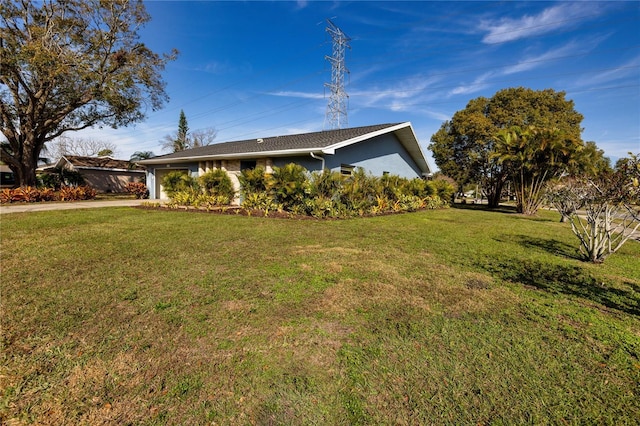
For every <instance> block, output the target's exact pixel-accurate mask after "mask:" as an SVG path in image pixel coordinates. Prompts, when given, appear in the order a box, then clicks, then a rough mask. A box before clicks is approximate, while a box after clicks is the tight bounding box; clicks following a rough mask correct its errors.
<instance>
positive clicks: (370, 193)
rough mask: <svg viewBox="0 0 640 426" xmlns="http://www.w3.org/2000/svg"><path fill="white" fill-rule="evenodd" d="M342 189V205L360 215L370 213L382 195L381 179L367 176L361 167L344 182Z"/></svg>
mask: <svg viewBox="0 0 640 426" xmlns="http://www.w3.org/2000/svg"><path fill="white" fill-rule="evenodd" d="M342 188H343V189H342V193H341V199H342V203H343V204H344V205H345V206H347V208H348V209H349V210H351V211H353V212H355V213H357V214H359V215H364V214H367V213H369V212H370V210H371V208H372V207H373V206H374V205H375V204H376V197H377V196H378V195H380V190H379V188H380V184H379V178H377V177H375V176H373V175H369V174H367V173H366V172H365V170H364V169H363V168H361V167H358V168H357V169H356V170H355V171H354V172H353V174H352V175H351V176H349V177H348V178H346V179H345V180H344V183H343V187H342Z"/></svg>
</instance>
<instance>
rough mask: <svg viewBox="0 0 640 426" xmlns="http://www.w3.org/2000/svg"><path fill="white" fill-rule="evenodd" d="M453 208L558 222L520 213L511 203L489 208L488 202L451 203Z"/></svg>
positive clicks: (537, 220)
mask: <svg viewBox="0 0 640 426" xmlns="http://www.w3.org/2000/svg"><path fill="white" fill-rule="evenodd" d="M451 208H453V209H459V210H476V211H483V212H490V213H502V214H510V215H514V216H517V217H518V216H519V217H520V218H521V219H524V220H532V221H536V222H557V221H556V220H555V219H550V218H547V217H540V216H537V215H531V216H527V215H524V214H522V213H518V211H517V210H516V206H513V205H509V204H500V205H499V206H498V207H495V208H489V206H488V205H486V204H463V203H454V204H452V205H451ZM559 217H560V216H558V218H559ZM558 220H559V219H558Z"/></svg>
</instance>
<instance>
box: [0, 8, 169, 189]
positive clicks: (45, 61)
mask: <svg viewBox="0 0 640 426" xmlns="http://www.w3.org/2000/svg"><path fill="white" fill-rule="evenodd" d="M149 19H150V16H149V15H148V14H147V12H146V9H145V7H144V5H143V4H142V2H141V1H135V0H132V1H128V0H108V1H106V0H65V1H61V0H58V1H56V0H42V1H39V2H31V1H29V0H2V2H0V122H1V124H2V134H3V135H4V137H5V139H6V140H5V141H4V142H2V144H1V146H0V159H1V160H2V161H3V162H5V163H6V164H7V165H8V166H9V167H10V168H11V170H13V172H14V174H15V177H16V181H17V183H18V184H19V185H34V184H35V183H36V175H35V171H36V167H37V162H38V158H39V156H40V153H41V151H42V149H43V147H44V146H45V144H46V143H47V142H49V141H51V140H53V139H55V138H56V137H59V136H60V135H62V134H64V133H65V132H69V131H76V130H81V129H85V128H87V127H92V126H110V127H113V128H117V127H120V126H126V125H129V124H132V123H135V122H139V121H141V120H143V119H144V117H145V113H146V112H147V110H149V109H150V110H157V109H159V108H161V107H162V105H163V104H164V102H166V100H167V95H166V93H165V83H164V81H163V80H162V78H161V75H160V74H161V72H162V71H163V70H164V67H165V65H166V64H167V62H168V61H170V60H173V59H174V58H175V56H176V54H177V52H176V51H175V50H174V51H173V52H171V53H170V54H161V55H160V54H157V53H154V52H153V51H151V50H150V49H149V48H148V47H147V46H145V44H144V43H141V42H140V40H139V34H138V31H139V29H140V28H141V27H142V26H143V25H145V24H146V23H147V22H148V21H149Z"/></svg>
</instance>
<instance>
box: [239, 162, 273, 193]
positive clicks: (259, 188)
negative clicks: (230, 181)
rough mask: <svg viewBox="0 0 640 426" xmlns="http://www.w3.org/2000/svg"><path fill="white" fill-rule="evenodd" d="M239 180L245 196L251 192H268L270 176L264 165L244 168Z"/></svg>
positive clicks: (241, 190)
mask: <svg viewBox="0 0 640 426" xmlns="http://www.w3.org/2000/svg"><path fill="white" fill-rule="evenodd" d="M238 180H239V181H240V188H241V189H240V192H241V193H242V195H243V196H244V197H247V196H248V195H250V194H256V193H263V192H266V191H267V187H268V181H269V177H268V175H267V173H266V172H265V169H264V168H263V167H256V168H254V169H244V170H242V172H240V176H238Z"/></svg>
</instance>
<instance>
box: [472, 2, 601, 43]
mask: <svg viewBox="0 0 640 426" xmlns="http://www.w3.org/2000/svg"><path fill="white" fill-rule="evenodd" d="M600 13H601V11H600V5H599V4H598V3H592V2H577V3H560V4H558V5H555V6H552V7H549V8H547V9H544V10H543V11H542V12H540V13H538V14H537V15H525V16H523V17H521V18H517V19H512V18H502V19H498V20H483V21H481V22H480V25H479V29H480V30H481V31H483V32H485V31H486V32H487V35H485V36H484V38H483V39H482V41H483V42H484V43H486V44H493V43H503V42H507V41H514V40H519V39H522V38H528V37H532V36H537V35H540V34H546V33H549V32H552V31H555V30H557V29H561V28H567V27H571V26H573V25H575V24H577V23H578V22H579V21H580V20H581V19H582V18H589V17H592V16H594V15H598V14H600Z"/></svg>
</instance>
